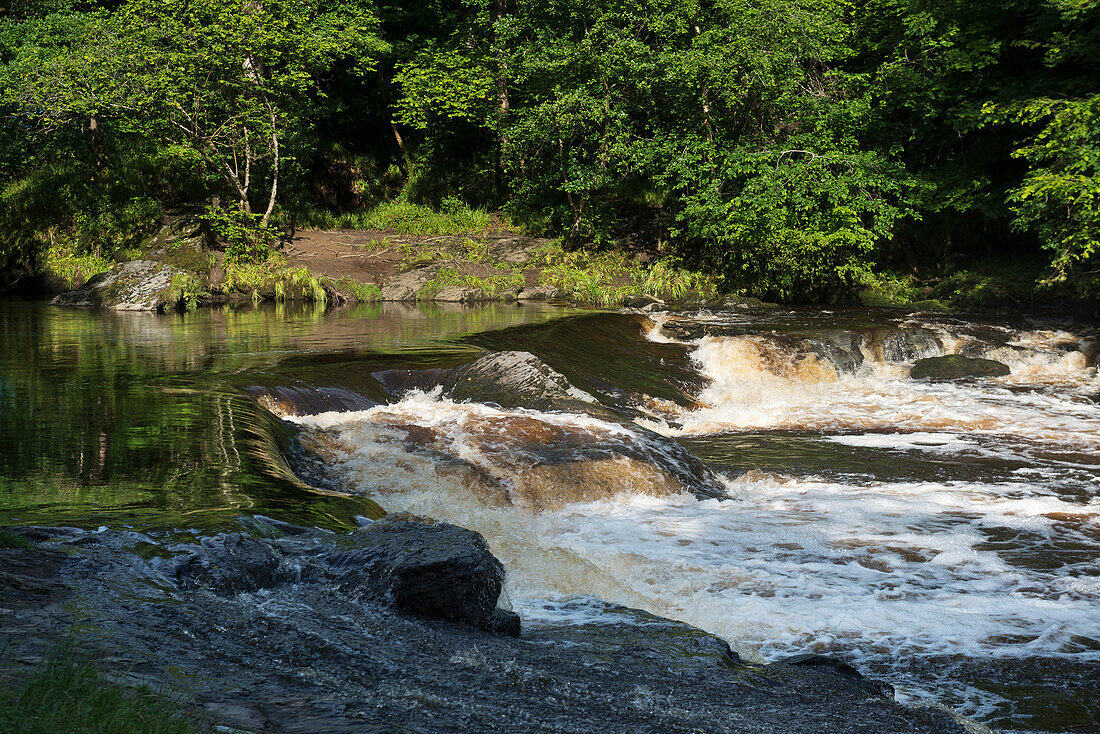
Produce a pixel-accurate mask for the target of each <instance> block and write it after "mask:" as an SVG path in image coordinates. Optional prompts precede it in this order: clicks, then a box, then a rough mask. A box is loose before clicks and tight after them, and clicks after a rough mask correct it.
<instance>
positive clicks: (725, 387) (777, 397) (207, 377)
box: [0, 304, 1100, 731]
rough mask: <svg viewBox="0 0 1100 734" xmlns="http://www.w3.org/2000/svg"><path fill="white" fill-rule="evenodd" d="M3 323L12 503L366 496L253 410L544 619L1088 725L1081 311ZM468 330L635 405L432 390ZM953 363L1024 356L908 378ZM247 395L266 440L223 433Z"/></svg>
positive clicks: (298, 500)
mask: <svg viewBox="0 0 1100 734" xmlns="http://www.w3.org/2000/svg"><path fill="white" fill-rule="evenodd" d="M5 309H6V310H5ZM0 317H2V318H3V319H4V322H3V323H4V325H5V327H6V329H5V335H6V339H5V349H6V351H5V352H4V353H3V355H2V356H3V362H2V365H3V367H2V370H0V406H2V407H0V410H2V411H3V412H2V413H0V415H2V416H3V417H4V418H5V422H4V427H3V428H0V447H2V448H3V449H4V456H5V458H4V459H2V460H0V498H3V501H4V503H5V504H4V505H3V506H2V507H0V511H2V512H3V513H4V514H3V516H4V517H11V516H18V515H20V514H21V513H22V515H26V516H31V517H36V518H40V517H42V516H43V513H44V512H45V511H51V512H52V511H57V510H60V511H63V512H66V511H67V512H70V514H73V515H79V514H80V513H82V512H89V511H92V510H94V511H95V512H98V513H99V515H97V517H98V516H105V517H108V518H109V517H111V512H116V513H117V512H118V511H119V510H120V509H121V510H124V511H125V512H128V513H131V514H133V513H145V514H146V515H150V514H154V515H155V514H158V513H162V514H167V513H171V512H175V513H177V514H179V513H182V514H184V515H187V514H188V513H195V512H199V511H209V510H212V509H213V510H216V511H217V512H226V511H230V510H237V511H239V509H238V508H241V509H243V508H254V509H255V511H263V512H266V513H269V514H279V513H282V514H283V515H284V516H287V517H288V518H289V519H295V518H297V519H303V518H307V515H309V511H308V510H307V508H318V509H314V510H313V511H312V517H313V518H314V519H317V518H322V519H327V521H329V522H347V521H349V518H350V517H351V516H353V515H355V514H369V512H368V510H369V507H367V508H366V509H364V506H353V505H347V506H344V505H341V504H340V502H341V501H342V500H341V499H340V497H339V496H336V495H334V494H332V493H331V492H329V493H326V492H323V491H319V490H315V489H311V488H309V487H308V486H306V485H304V484H302V483H301V481H299V480H297V479H296V478H295V477H287V476H282V478H281V479H280V481H281V482H282V484H279V485H277V486H275V485H273V484H272V482H271V480H270V478H271V477H279V476H281V475H280V471H282V469H281V467H282V466H284V465H285V462H284V464H280V461H281V457H282V454H281V453H280V449H282V448H285V446H282V445H276V444H278V443H279V442H278V440H276V439H277V438H278V436H277V434H278V432H279V431H280V430H286V429H284V428H280V426H281V425H282V424H279V423H276V424H275V425H274V427H265V424H264V423H263V421H266V420H270V414H269V413H268V412H267V411H265V410H262V409H261V408H260V404H262V405H263V406H265V407H266V408H268V409H270V410H272V411H274V412H275V413H277V414H280V415H283V416H285V417H286V418H288V419H289V420H290V421H292V422H293V423H294V424H296V425H297V426H298V427H299V428H300V429H301V431H302V433H301V435H300V441H301V445H302V446H303V447H304V448H305V449H307V450H308V451H309V452H310V454H311V455H312V456H313V457H314V461H315V462H320V463H321V464H323V469H324V471H323V472H322V473H324V474H325V475H326V477H327V478H328V479H329V480H331V481H330V484H328V485H326V486H329V489H337V490H341V491H343V492H351V493H354V494H356V495H359V496H362V497H369V498H371V499H373V500H374V501H377V502H378V503H379V504H380V505H381V506H382V507H384V508H386V509H387V510H391V511H393V510H408V511H411V512H415V513H420V514H425V515H431V516H435V517H440V518H445V519H449V520H451V521H454V522H457V523H459V524H462V525H465V526H467V527H472V528H475V529H477V530H479V531H480V532H482V533H483V534H484V535H485V536H486V537H487V538H488V539H489V541H490V543H491V545H492V547H493V550H494V552H495V553H496V554H497V555H498V556H499V557H500V558H501V559H502V560H503V561H504V562H505V564H506V566H507V567H508V570H509V583H508V589H507V591H508V594H509V596H510V597H511V600H512V603H513V605H514V606H515V607H516V609H517V610H518V611H520V613H521V614H522V615H523V616H524V618H525V619H526V621H527V623H529V624H538V623H539V622H540V620H554V621H555V622H561V621H562V620H563V619H569V618H570V617H571V616H572V617H576V618H577V620H578V621H581V618H587V616H591V615H592V614H599V613H600V611H599V609H600V607H599V606H598V605H595V604H589V605H586V604H583V603H582V604H577V603H564V602H567V601H569V600H575V599H578V598H580V599H582V600H583V599H585V598H589V597H599V598H603V599H607V600H610V601H614V602H618V603H621V604H625V605H628V606H633V607H638V608H642V609H646V610H648V611H652V612H655V613H657V614H661V615H664V616H669V617H674V618H677V619H681V620H684V621H687V622H690V623H691V624H694V625H697V626H699V627H701V628H703V629H706V630H708V631H711V632H713V633H715V634H718V635H721V636H722V637H724V638H726V639H727V640H729V641H730V642H731V644H732V645H733V646H734V647H735V648H737V649H738V650H739V651H741V652H742V654H744V655H746V656H750V657H755V658H758V659H764V660H770V659H775V658H777V657H780V656H783V655H787V654H791V653H796V652H808V651H816V652H823V653H830V654H835V655H840V656H842V657H844V658H845V659H847V660H849V661H851V662H853V663H855V664H857V666H859V667H860V668H861V669H862V670H863V671H864V672H866V673H872V674H876V675H880V676H883V677H886V678H888V679H890V680H891V681H892V682H894V683H895V684H896V685H897V687H898V690H899V695H900V696H902V697H904V698H907V699H909V700H914V701H923V700H932V701H937V702H940V703H943V704H946V705H948V706H950V707H952V708H953V709H955V710H957V711H959V712H961V713H963V714H966V715H969V716H973V717H975V718H976V719H978V720H980V721H984V722H986V723H988V724H990V725H992V726H994V727H996V728H998V729H1004V730H1026V731H1088V730H1097V729H1098V727H1100V685H1098V684H1097V681H1098V680H1100V451H1098V448H1100V446H1098V444H1100V378H1098V376H1097V370H1096V367H1095V364H1096V351H1097V345H1096V343H1095V341H1094V340H1093V339H1092V338H1091V337H1090V335H1089V334H1087V333H1085V332H1084V331H1082V330H1079V329H1078V330H1074V329H1067V328H1066V327H1064V326H1052V325H1048V324H1034V323H1018V324H1005V323H980V322H974V321H964V320H960V319H955V318H931V317H928V318H926V317H923V316H922V317H896V316H892V315H890V314H883V313H876V312H873V311H853V312H841V313H826V312H821V311H813V312H810V311H772V312H755V313H754V312H743V313H728V314H710V313H694V314H677V315H671V316H646V315H641V314H592V313H588V314H577V313H569V312H564V311H553V310H549V311H540V310H526V311H525V310H523V309H516V308H514V307H501V308H499V309H497V310H495V311H492V310H491V311H486V312H465V311H457V312H450V313H449V314H443V313H437V314H435V315H432V313H431V312H430V311H424V312H421V311H416V310H413V311H408V310H404V311H394V312H390V313H382V312H369V311H361V312H358V313H348V312H343V313H340V312H338V313H336V314H327V315H326V314H316V313H310V314H294V313H291V314H276V313H274V312H263V311H257V312H247V313H241V314H234V313H232V312H226V313H216V314H209V315H205V314H204V315H195V316H190V317H184V318H182V319H180V318H179V317H144V320H141V319H136V320H133V321H130V320H128V319H127V318H126V317H107V316H103V315H90V314H74V313H71V312H59V311H57V310H50V309H46V308H44V307H42V306H33V307H32V306H22V305H20V306H15V305H10V304H8V305H0ZM116 319H117V320H116ZM20 329H22V331H20ZM9 333H21V334H22V335H23V336H21V337H17V338H15V339H14V340H13V339H10V338H7V335H8V334H9ZM13 344H15V345H17V346H12V345H13ZM483 349H490V350H501V349H523V350H528V351H531V352H534V353H535V354H537V355H538V356H539V357H541V358H542V359H544V360H545V361H546V362H548V363H549V364H550V365H552V366H553V367H554V368H556V369H558V370H560V371H562V372H563V373H564V374H566V375H567V376H568V377H569V378H570V380H571V381H573V382H574V384H576V385H577V386H578V387H579V388H581V389H583V390H585V391H587V392H589V393H591V394H592V395H594V396H596V397H597V398H598V399H599V400H600V401H601V403H603V404H604V405H605V406H607V407H610V408H612V409H613V411H615V414H616V415H617V416H618V419H616V420H612V419H611V418H610V417H606V416H605V417H592V416H581V415H574V414H567V413H539V412H536V411H530V410H523V409H504V408H500V407H499V406H491V405H488V406H487V405H479V404H464V403H455V402H453V401H450V400H448V399H447V398H445V397H443V396H442V395H441V394H440V392H439V390H438V389H433V387H434V386H435V385H438V384H439V383H440V382H442V380H443V379H444V377H445V375H446V373H447V371H448V370H449V369H450V368H451V367H454V366H456V365H459V364H462V363H464V362H469V361H471V360H472V359H475V358H476V357H477V356H478V355H479V354H480V353H482V352H481V350H483ZM947 353H962V354H967V355H970V356H982V357H987V358H992V359H997V360H999V361H1002V362H1004V363H1006V364H1008V365H1009V366H1010V368H1011V374H1010V375H1008V376H1006V377H1003V378H995V379H980V380H961V381H947V382H937V381H915V380H911V379H909V377H908V372H909V365H910V364H911V363H912V362H913V360H915V359H917V358H920V357H925V356H936V355H939V354H947ZM55 386H58V387H55ZM103 396H109V397H107V398H103ZM253 398H255V399H256V400H258V401H259V404H257V402H256V400H253ZM101 399H104V400H106V407H103V405H104V403H101V402H100V400H101ZM230 404H232V405H233V406H235V412H234V414H233V415H234V416H235V417H234V420H238V421H239V420H241V418H240V417H239V416H248V419H247V422H248V423H249V424H250V425H251V424H254V425H255V426H256V428H254V429H251V430H252V433H254V434H256V435H261V436H268V437H269V439H268V447H267V449H265V448H264V447H263V446H260V447H259V448H257V442H256V441H255V440H253V441H252V442H251V443H249V442H248V441H247V440H246V439H247V436H245V435H244V434H242V432H241V431H240V430H239V429H238V428H226V421H227V415H228V414H227V410H226V406H228V405H230ZM13 416H14V417H16V418H17V419H18V420H13V421H9V420H8V418H10V417H13ZM245 433H247V432H245ZM46 434H49V435H48V436H47V435H46ZM32 435H34V436H35V440H34V441H30V440H28V436H32ZM103 435H106V436H107V437H108V438H107V439H106V448H105V449H104V448H102V447H103V446H104V443H103V442H104V439H103V438H102V436H103ZM273 436H274V438H270V437H273ZM661 437H664V438H663V439H662V438H661ZM662 440H675V441H678V442H679V443H680V444H681V445H682V446H684V447H686V448H687V449H688V450H689V451H691V452H692V453H694V454H695V455H696V456H698V457H701V458H702V459H704V460H705V461H706V462H707V463H708V464H709V465H710V466H711V467H712V468H714V469H716V470H717V471H718V478H717V480H716V481H717V482H718V483H719V485H720V487H719V489H720V490H721V492H722V494H723V497H724V498H722V499H707V500H698V499H696V498H695V497H694V496H692V495H691V494H688V493H685V492H681V491H679V490H680V489H682V487H681V486H680V485H679V484H678V479H677V475H676V474H675V472H669V471H666V470H665V469H662V467H665V468H667V467H668V466H669V462H671V461H675V458H674V455H673V454H670V453H668V452H667V451H666V450H665V448H664V447H665V444H662V443H661V441H662ZM74 441H75V442H74ZM287 445H289V444H287ZM272 446H274V448H271V447H272ZM241 447H246V448H249V449H250V450H251V453H248V452H245V454H244V455H245V457H246V459H247V457H248V456H252V457H254V458H253V459H251V460H250V461H253V462H254V464H255V465H254V466H253V465H243V464H241V463H239V462H240V461H241V460H239V459H238V458H237V454H235V453H234V451H236V452H237V453H240V448H241ZM100 454H102V455H103V457H105V458H103V459H102V460H100V459H98V458H97V457H98V456H100ZM256 457H259V458H256ZM246 464H247V461H246ZM100 465H102V466H100ZM298 465H299V466H305V465H303V464H300V463H299V464H298ZM97 467H98V468H97ZM184 477H186V479H184ZM196 477H198V478H196ZM309 478H310V477H309V476H308V475H307V479H309ZM311 481H312V480H311ZM51 482H52V483H54V485H55V486H56V487H58V489H54V490H50V491H51V492H53V494H50V493H49V492H46V490H45V489H43V488H44V487H46V486H47V485H50V484H51ZM143 482H144V483H143ZM61 487H64V489H61ZM28 488H29V489H28ZM142 492H144V494H142ZM234 492H235V493H236V494H233V493H234ZM115 495H117V496H118V497H119V498H121V499H118V500H115V499H112V497H113V496H115ZM348 501H349V502H353V501H354V500H352V499H349V500H348ZM111 502H115V504H114V505H112V504H111ZM105 503H106V506H105ZM256 508H258V509H256ZM307 519H308V518H307Z"/></svg>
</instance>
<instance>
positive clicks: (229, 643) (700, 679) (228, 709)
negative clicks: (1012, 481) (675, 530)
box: [0, 519, 1092, 734]
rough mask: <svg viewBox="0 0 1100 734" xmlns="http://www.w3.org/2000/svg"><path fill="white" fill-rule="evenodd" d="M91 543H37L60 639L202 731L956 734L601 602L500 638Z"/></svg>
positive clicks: (144, 551)
mask: <svg viewBox="0 0 1100 734" xmlns="http://www.w3.org/2000/svg"><path fill="white" fill-rule="evenodd" d="M257 522H262V523H266V522H267V521H259V520H258V521H257ZM409 522H411V521H409V520H402V519H397V520H393V519H391V520H389V521H385V522H381V523H374V524H373V525H374V526H377V528H378V529H377V530H372V531H356V532H353V533H351V534H349V535H344V534H339V533H327V532H321V531H316V532H305V533H302V534H300V535H296V536H288V537H282V538H278V539H261V540H260V541H259V542H262V543H264V544H268V545H271V546H272V547H273V548H275V549H277V553H278V554H281V555H282V556H283V557H284V559H285V560H286V561H287V562H292V563H295V564H310V563H317V564H321V563H323V561H322V560H318V559H319V558H320V557H322V556H324V555H325V554H328V555H330V556H339V555H342V554H346V553H348V552H350V551H355V550H361V549H364V548H369V547H371V545H372V543H385V544H393V545H394V546H395V547H396V546H400V545H402V544H403V543H404V541H405V540H407V538H405V536H406V534H407V532H406V531H405V530H404V529H403V528H402V525H404V524H406V523H409ZM414 524H421V525H422V524H423V523H414ZM387 525H388V526H389V529H388V530H387V529H386V528H387ZM21 532H22V531H21ZM451 533H453V531H447V532H446V533H444V534H442V535H441V537H451V535H450V534H451ZM24 534H26V533H24ZM95 536H96V538H97V541H96V542H94V543H85V544H79V545H78V544H75V543H73V542H71V541H69V540H66V539H65V538H57V539H55V540H50V541H48V542H49V543H57V544H59V546H60V547H62V548H64V550H65V552H64V553H59V555H64V556H66V557H67V558H68V561H66V563H72V564H74V565H73V566H72V567H71V569H70V570H68V571H66V570H64V569H62V571H61V572H59V573H57V574H56V575H55V578H57V579H58V582H59V583H62V584H63V585H65V587H66V591H67V593H68V594H69V595H70V598H71V599H72V600H73V601H72V603H71V604H70V605H69V606H71V607H72V608H75V609H79V610H80V611H81V615H82V616H81V618H80V620H79V626H78V627H77V628H76V629H77V630H78V633H77V634H78V635H80V636H79V637H78V638H77V639H76V642H77V644H78V645H81V646H85V645H86V646H87V649H86V650H85V652H87V653H88V654H90V655H94V656H95V657H96V659H104V660H108V661H116V662H119V663H120V664H121V666H124V667H125V670H126V673H133V674H128V675H123V676H119V677H118V679H119V680H121V681H122V682H124V683H127V684H131V683H138V682H140V683H145V684H147V685H149V686H152V687H153V688H154V689H157V690H163V691H166V692H167V693H169V695H170V696H171V697H173V698H175V699H177V700H179V701H180V704H181V706H182V707H183V708H184V709H186V710H188V711H197V712H199V713H200V714H201V715H204V716H205V718H208V719H210V720H211V721H210V722H209V723H210V724H212V725H214V726H216V727H219V728H230V729H233V730H241V729H244V730H250V731H258V730H264V731H268V730H271V731H280V732H322V731H323V732H349V734H350V733H351V732H364V731H366V732H373V731H405V730H409V728H410V722H415V725H414V726H413V728H414V729H415V730H416V731H418V732H453V731H485V730H487V729H493V728H494V725H495V723H498V722H502V721H503V722H507V723H508V727H507V728H508V729H509V730H522V731H525V732H546V733H547V734H550V733H552V732H553V733H556V732H562V731H568V732H574V733H576V734H608V732H689V731H690V732H703V731H705V732H708V734H744V732H773V731H798V732H803V731H805V732H819V731H820V732H834V733H836V734H841V733H844V734H888V733H889V734H910V733H911V734H918V733H920V734H934V733H938V732H942V733H943V734H962V732H963V729H962V727H961V726H959V725H958V724H957V723H956V722H955V721H954V720H953V719H952V718H951V717H949V716H947V715H945V714H943V713H940V712H938V711H935V710H931V709H909V708H906V707H904V706H901V705H899V704H897V703H896V702H894V701H892V700H890V699H889V698H887V697H883V696H881V695H876V694H874V693H872V691H870V690H869V689H867V688H866V681H862V680H858V679H853V678H849V677H846V676H843V675H838V674H836V673H835V672H832V671H830V670H829V669H828V668H825V667H818V666H813V665H768V666H760V665H745V664H742V663H741V662H740V661H739V660H738V658H737V657H736V655H735V654H733V653H732V652H730V651H729V648H728V647H727V646H726V645H725V643H724V642H722V641H721V640H718V639H717V638H714V637H712V636H710V635H707V634H706V633H704V632H703V631H701V630H698V629H695V628H693V627H690V626H689V625H686V624H683V623H681V622H675V621H672V620H667V619H661V618H658V617H654V616H653V615H650V614H647V613H645V612H641V611H638V610H631V609H627V608H624V607H617V606H616V605H610V604H606V603H603V602H598V601H594V600H589V601H583V600H578V601H577V602H576V604H578V605H580V606H581V607H583V608H578V609H575V610H569V609H565V610H563V611H564V612H565V616H564V617H563V618H562V619H561V621H560V623H557V622H554V621H553V614H552V613H551V614H550V615H549V616H548V618H547V619H548V620H549V621H542V622H539V623H537V624H532V625H529V626H528V628H527V629H526V631H525V635H524V636H523V637H520V638H517V637H511V636H506V635H502V634H493V633H487V632H485V631H482V630H479V629H475V628H473V627H471V626H470V625H468V624H442V623H439V622H437V621H435V620H433V619H428V618H425V617H423V616H414V615H409V614H398V613H396V612H395V611H394V609H393V608H392V607H391V606H389V605H382V604H374V603H370V602H369V601H366V603H365V600H364V599H361V598H358V596H357V595H355V594H348V593H345V592H343V591H341V590H340V589H339V588H337V585H336V584H334V583H333V581H334V578H333V576H334V572H333V571H328V572H326V573H324V574H315V575H313V576H312V577H309V576H307V577H305V578H303V581H302V582H301V583H288V584H279V585H276V586H273V587H271V588H270V589H268V590H267V591H265V593H264V597H263V600H262V603H257V602H258V600H257V598H255V597H253V596H251V595H232V596H220V595H214V594H210V593H204V589H203V587H198V588H194V589H192V588H188V589H186V590H181V589H180V588H177V587H176V586H175V585H173V584H164V583H163V580H164V579H163V577H162V576H159V575H157V574H156V573H151V571H150V567H149V566H150V564H149V563H148V561H147V560H146V558H149V557H150V556H153V557H170V556H171V555H172V553H173V551H174V550H175V549H176V548H177V546H172V545H164V544H162V541H160V540H158V539H157V538H150V537H147V536H146V537H145V540H144V541H142V543H144V545H142V546H141V551H140V553H138V552H135V550H137V549H138V548H137V546H135V545H134V543H135V541H137V540H138V536H137V535H136V534H125V533H116V532H113V531H105V532H102V533H97V534H95ZM455 537H457V536H455ZM163 542H167V541H163ZM458 542H460V543H465V542H466V541H465V540H464V539H459V540H458ZM0 568H6V567H4V566H0ZM89 570H94V572H91V573H90V572H88V571H89ZM62 606H63V605H57V604H53V605H49V606H47V607H43V608H41V609H36V610H26V609H22V610H16V613H15V614H9V615H0V649H4V650H7V651H9V656H8V657H6V658H4V659H3V660H0V676H4V675H7V674H8V673H9V672H10V670H9V669H5V660H12V661H19V660H25V661H27V662H30V663H33V664H36V663H39V662H41V661H42V660H43V659H44V657H45V655H46V654H47V652H48V650H49V649H50V647H51V646H52V645H54V644H56V642H57V641H59V640H62V639H69V640H73V637H74V635H73V631H74V627H73V622H74V620H73V619H72V617H71V616H68V615H66V614H65V613H64V609H62ZM573 611H576V612H580V613H581V614H580V616H581V618H582V621H579V622H578V620H577V616H578V615H576V614H573V613H572V612H573ZM492 615H493V617H494V619H513V617H511V615H509V614H507V613H504V612H502V610H497V609H494V610H492ZM494 624H496V622H494ZM20 667H21V666H20ZM23 670H24V671H25V669H23ZM1090 672H1092V671H1091V670H1088V671H1084V673H1085V675H1084V676H1083V677H1082V680H1086V681H1089V680H1090V679H1088V678H1087V677H1085V676H1087V673H1090ZM497 728H499V727H497Z"/></svg>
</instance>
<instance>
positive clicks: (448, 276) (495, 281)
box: [417, 263, 523, 300]
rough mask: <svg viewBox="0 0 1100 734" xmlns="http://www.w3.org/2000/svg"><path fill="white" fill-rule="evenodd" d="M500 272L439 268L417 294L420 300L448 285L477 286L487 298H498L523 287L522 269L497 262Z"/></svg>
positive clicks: (429, 297) (432, 295)
mask: <svg viewBox="0 0 1100 734" xmlns="http://www.w3.org/2000/svg"><path fill="white" fill-rule="evenodd" d="M495 267H497V268H498V269H499V271H500V272H497V273H493V274H490V275H485V276H478V275H471V274H469V273H460V272H459V271H457V270H455V269H453V268H440V270H439V275H437V276H436V277H435V278H434V279H433V280H430V281H428V282H427V283H426V284H425V285H424V287H423V288H421V289H420V292H419V293H418V294H417V296H418V297H419V298H420V299H422V300H427V299H431V298H433V297H435V295H436V294H438V293H439V291H441V290H443V289H444V288H447V287H450V286H464V287H467V288H479V289H481V291H482V292H483V293H484V294H485V296H486V298H488V299H495V298H500V297H501V296H502V295H504V294H505V293H509V292H512V293H515V292H518V291H519V290H520V289H521V288H523V269H522V268H520V267H516V266H513V265H510V264H507V263H504V264H501V263H498V264H496V266H495Z"/></svg>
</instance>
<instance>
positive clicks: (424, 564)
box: [324, 517, 519, 634]
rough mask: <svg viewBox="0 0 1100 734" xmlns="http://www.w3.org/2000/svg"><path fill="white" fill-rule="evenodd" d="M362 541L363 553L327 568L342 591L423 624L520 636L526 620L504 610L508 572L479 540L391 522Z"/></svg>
mask: <svg viewBox="0 0 1100 734" xmlns="http://www.w3.org/2000/svg"><path fill="white" fill-rule="evenodd" d="M355 535H356V538H355V540H356V545H357V546H358V547H356V548H354V549H351V550H346V551H341V552H338V553H334V554H330V555H328V556H326V557H325V561H324V563H325V566H326V568H327V569H328V571H329V573H330V574H331V575H332V576H333V578H334V579H335V581H336V583H337V584H338V585H339V587H340V589H341V590H342V591H345V592H347V593H349V594H353V595H359V596H366V597H369V598H372V599H377V600H382V601H385V602H386V603H388V604H392V605H393V607H394V608H396V609H398V610H400V611H402V612H407V613H410V614H415V615H418V616H422V617H430V618H434V619H445V620H449V621H455V622H463V623H465V624H469V625H472V626H474V627H476V628H478V629H483V630H493V629H501V628H502V629H505V630H507V631H509V632H512V631H514V632H515V633H517V634H518V631H519V630H518V627H519V618H518V617H515V615H514V614H512V613H511V612H506V611H504V610H497V599H498V598H499V597H500V591H501V589H502V588H503V585H504V567H503V566H501V565H500V561H498V560H497V559H496V558H495V557H494V556H493V554H492V553H491V552H490V551H489V546H487V545H486V544H485V540H484V539H483V538H482V537H481V536H480V535H478V534H477V533H475V532H473V531H470V530H465V529H464V528H460V527H456V526H454V525H450V524H447V523H433V522H430V521H423V520H419V519H416V520H410V519H404V518H400V517H387V518H383V519H382V520H379V521H377V522H374V523H372V524H370V525H368V526H367V527H366V528H364V529H363V530H360V531H357V532H356V533H355Z"/></svg>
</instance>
